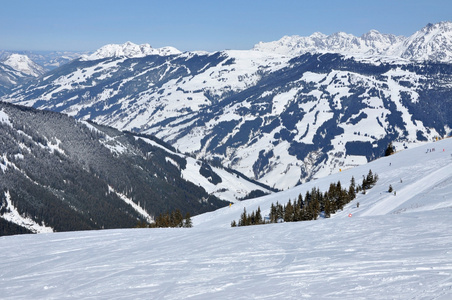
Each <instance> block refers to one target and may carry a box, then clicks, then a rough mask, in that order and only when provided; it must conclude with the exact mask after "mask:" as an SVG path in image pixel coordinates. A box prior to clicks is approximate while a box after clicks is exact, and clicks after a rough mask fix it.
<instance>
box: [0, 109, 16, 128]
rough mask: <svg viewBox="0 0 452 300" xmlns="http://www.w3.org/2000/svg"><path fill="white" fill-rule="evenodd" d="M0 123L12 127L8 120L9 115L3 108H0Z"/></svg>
mask: <svg viewBox="0 0 452 300" xmlns="http://www.w3.org/2000/svg"><path fill="white" fill-rule="evenodd" d="M0 123H3V124H6V125H8V126H9V127H13V124H12V123H11V121H10V120H9V116H8V115H7V114H6V112H5V111H4V110H3V109H2V110H0Z"/></svg>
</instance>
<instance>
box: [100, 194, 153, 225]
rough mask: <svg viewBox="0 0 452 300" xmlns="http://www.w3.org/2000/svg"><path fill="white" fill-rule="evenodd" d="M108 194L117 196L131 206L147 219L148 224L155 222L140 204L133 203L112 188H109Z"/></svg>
mask: <svg viewBox="0 0 452 300" xmlns="http://www.w3.org/2000/svg"><path fill="white" fill-rule="evenodd" d="M108 192H109V193H114V194H116V195H117V196H118V197H119V198H120V199H121V200H122V201H124V202H125V203H127V204H129V205H130V206H131V207H132V208H133V209H134V210H135V211H136V212H138V213H139V214H140V215H142V216H143V217H145V218H146V221H148V222H154V218H153V217H152V216H150V215H149V214H148V213H147V211H146V210H145V209H144V208H142V207H141V206H140V204H139V203H138V204H136V203H135V202H133V200H132V199H131V198H129V197H127V196H126V195H124V194H122V193H120V192H118V191H116V190H115V189H114V188H113V187H112V186H110V185H109V186H108Z"/></svg>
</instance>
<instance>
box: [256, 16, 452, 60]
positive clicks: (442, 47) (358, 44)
mask: <svg viewBox="0 0 452 300" xmlns="http://www.w3.org/2000/svg"><path fill="white" fill-rule="evenodd" d="M253 50H254V51H263V52H266V51H268V52H272V53H279V54H282V55H289V56H298V55H302V54H305V53H308V52H310V53H340V54H343V55H355V56H356V55H358V56H369V55H377V56H388V57H397V58H400V59H407V60H414V61H425V60H430V61H440V62H449V63H450V62H452V22H448V21H444V22H440V23H437V24H427V25H426V26H425V27H424V28H422V29H421V30H419V31H417V32H415V33H414V34H412V35H411V36H409V37H404V36H396V35H393V34H382V33H380V32H378V31H377V30H370V31H369V32H367V33H365V34H363V35H362V36H360V37H356V36H354V35H352V34H347V33H345V32H337V33H333V34H331V35H324V34H322V33H314V34H312V35H311V36H308V37H301V36H298V35H294V36H284V37H283V38H281V39H280V40H278V41H273V42H268V43H264V42H260V43H258V44H256V45H255V46H254V47H253Z"/></svg>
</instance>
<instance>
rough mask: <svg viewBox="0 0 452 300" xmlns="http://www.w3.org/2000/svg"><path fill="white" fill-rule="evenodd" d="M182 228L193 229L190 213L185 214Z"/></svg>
mask: <svg viewBox="0 0 452 300" xmlns="http://www.w3.org/2000/svg"><path fill="white" fill-rule="evenodd" d="M184 227H186V228H191V227H193V223H192V221H191V217H190V213H188V212H187V213H186V214H185V223H184Z"/></svg>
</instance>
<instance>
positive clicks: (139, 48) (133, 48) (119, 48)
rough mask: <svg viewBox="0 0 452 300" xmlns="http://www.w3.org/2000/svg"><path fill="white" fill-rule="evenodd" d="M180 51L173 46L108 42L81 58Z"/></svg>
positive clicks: (89, 58)
mask: <svg viewBox="0 0 452 300" xmlns="http://www.w3.org/2000/svg"><path fill="white" fill-rule="evenodd" d="M180 53H181V52H180V51H179V50H177V49H176V48H174V47H163V48H157V49H155V48H152V47H151V45H149V44H142V45H137V44H134V43H132V42H126V43H124V44H109V45H105V46H103V47H102V48H100V49H98V50H97V51H96V52H94V53H92V54H89V55H83V56H82V60H98V59H104V58H109V57H126V58H138V57H145V56H147V55H163V56H166V55H175V54H180Z"/></svg>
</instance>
